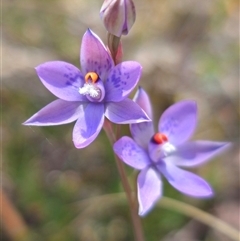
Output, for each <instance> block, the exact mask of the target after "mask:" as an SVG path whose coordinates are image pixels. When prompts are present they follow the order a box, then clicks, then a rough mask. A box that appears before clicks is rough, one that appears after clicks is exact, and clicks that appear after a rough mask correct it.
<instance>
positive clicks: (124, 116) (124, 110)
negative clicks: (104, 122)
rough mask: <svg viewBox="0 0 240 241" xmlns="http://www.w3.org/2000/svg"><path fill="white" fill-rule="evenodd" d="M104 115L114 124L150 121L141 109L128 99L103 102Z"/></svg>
mask: <svg viewBox="0 0 240 241" xmlns="http://www.w3.org/2000/svg"><path fill="white" fill-rule="evenodd" d="M105 106H106V107H105V116H106V117H107V118H108V119H109V120H110V121H112V122H113V123H116V124H130V123H140V122H144V121H150V119H149V118H148V116H147V115H146V114H145V112H143V110H142V109H141V108H140V107H139V105H137V104H136V103H135V102H133V101H132V100H130V99H124V100H122V101H121V102H108V103H106V104H105Z"/></svg>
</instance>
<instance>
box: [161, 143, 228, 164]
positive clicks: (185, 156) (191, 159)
mask: <svg viewBox="0 0 240 241" xmlns="http://www.w3.org/2000/svg"><path fill="white" fill-rule="evenodd" d="M229 146H230V143H228V142H215V141H194V142H187V143H184V144H182V145H181V146H178V148H177V151H176V152H174V153H172V154H171V155H169V156H168V157H166V158H165V161H166V162H172V163H174V164H175V165H177V166H182V167H195V166H198V165H200V164H203V163H205V162H207V161H209V160H210V159H211V158H214V157H215V156H217V155H220V154H221V153H222V152H223V151H225V150H226V149H227V148H229Z"/></svg>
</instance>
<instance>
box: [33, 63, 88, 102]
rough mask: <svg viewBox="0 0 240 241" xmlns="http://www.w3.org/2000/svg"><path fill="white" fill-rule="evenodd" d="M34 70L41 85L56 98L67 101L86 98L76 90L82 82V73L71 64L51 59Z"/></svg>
mask: <svg viewBox="0 0 240 241" xmlns="http://www.w3.org/2000/svg"><path fill="white" fill-rule="evenodd" d="M36 71H37V74H38V77H39V78H40V80H41V81H42V83H43V85H44V86H45V87H46V88H47V89H48V90H49V91H50V92H52V93H53V94H54V95H55V96H57V97H58V98H60V99H63V100H67V101H84V100H86V97H85V96H82V95H80V94H79V92H78V90H79V87H81V86H82V85H83V83H84V80H83V75H82V73H81V72H80V70H79V69H78V68H76V67H75V66H73V65H72V64H69V63H66V62H63V61H51V62H46V63H44V64H41V65H39V66H37V67H36Z"/></svg>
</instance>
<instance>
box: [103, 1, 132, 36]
mask: <svg viewBox="0 0 240 241" xmlns="http://www.w3.org/2000/svg"><path fill="white" fill-rule="evenodd" d="M100 16H101V18H102V20H103V23H104V25H105V27H106V29H107V31H108V32H109V33H111V34H113V35H115V36H117V37H120V36H121V35H122V34H123V35H127V34H128V32H129V30H130V28H131V27H132V25H133V24H134V22H135V19H136V13H135V6H134V3H133V1H132V0H105V1H104V2H103V5H102V8H101V10H100Z"/></svg>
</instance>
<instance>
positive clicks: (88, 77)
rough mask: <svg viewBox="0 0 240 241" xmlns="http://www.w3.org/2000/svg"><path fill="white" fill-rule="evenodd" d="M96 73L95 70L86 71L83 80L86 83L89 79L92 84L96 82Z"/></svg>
mask: <svg viewBox="0 0 240 241" xmlns="http://www.w3.org/2000/svg"><path fill="white" fill-rule="evenodd" d="M98 78H99V77H98V74H96V73H95V72H88V73H87V74H86V75H85V81H86V83H88V81H91V82H92V83H93V84H94V83H96V82H97V81H98Z"/></svg>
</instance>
